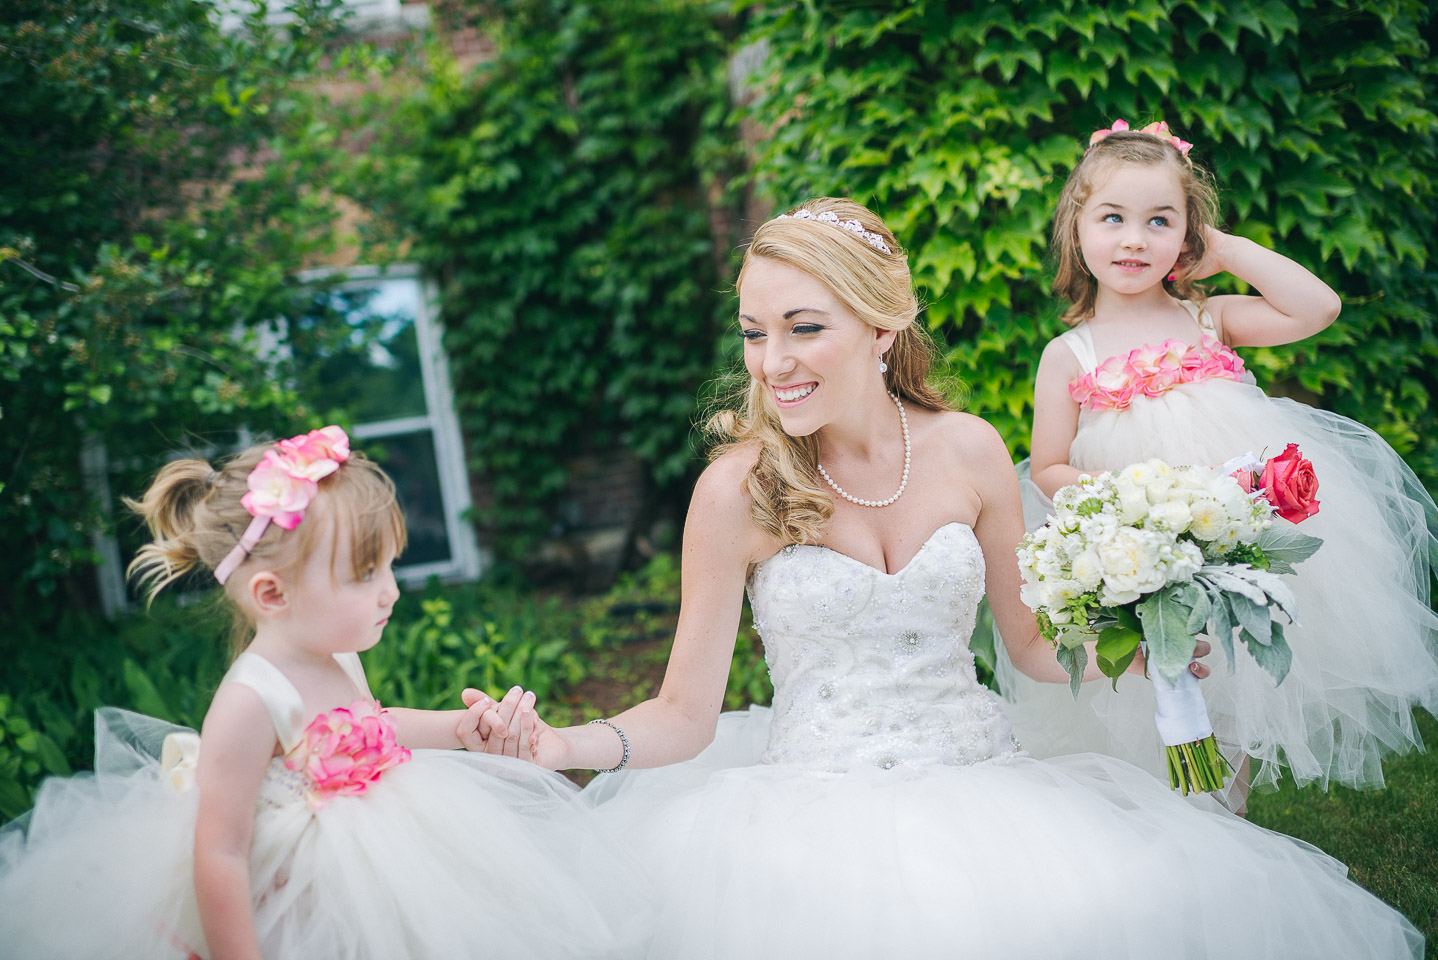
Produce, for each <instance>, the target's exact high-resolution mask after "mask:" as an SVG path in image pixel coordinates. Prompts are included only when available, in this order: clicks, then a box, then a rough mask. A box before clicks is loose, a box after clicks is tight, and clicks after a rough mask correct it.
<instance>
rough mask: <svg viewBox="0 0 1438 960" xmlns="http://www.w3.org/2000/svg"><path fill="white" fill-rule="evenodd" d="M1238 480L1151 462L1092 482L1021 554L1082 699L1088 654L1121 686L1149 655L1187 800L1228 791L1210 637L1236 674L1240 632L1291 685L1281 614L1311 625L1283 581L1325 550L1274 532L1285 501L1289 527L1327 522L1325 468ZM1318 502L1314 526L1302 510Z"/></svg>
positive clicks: (1289, 454) (1296, 535) (1289, 453)
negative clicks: (1210, 702)
mask: <svg viewBox="0 0 1438 960" xmlns="http://www.w3.org/2000/svg"><path fill="white" fill-rule="evenodd" d="M1282 458H1287V459H1286V460H1283V459H1282ZM1280 461H1281V462H1280ZM1298 461H1301V463H1299V462H1298ZM1304 464H1306V465H1307V467H1306V468H1304V467H1303V465H1304ZM1254 467H1258V468H1259V469H1261V470H1262V473H1261V474H1259V473H1258V471H1257V470H1254V469H1253V468H1254ZM1229 470H1233V465H1232V464H1225V465H1224V467H1221V468H1219V469H1217V470H1214V469H1209V468H1206V467H1172V466H1169V465H1168V464H1167V463H1165V462H1164V461H1162V460H1149V461H1147V462H1145V463H1137V464H1134V465H1132V466H1130V467H1126V468H1125V469H1123V470H1119V471H1116V472H1110V473H1104V474H1101V475H1099V476H1097V477H1088V476H1085V477H1081V478H1080V479H1079V482H1078V483H1076V484H1071V485H1069V486H1066V487H1064V488H1063V489H1061V490H1059V491H1058V493H1057V494H1056V495H1055V496H1054V512H1053V514H1052V515H1051V516H1050V517H1049V519H1048V522H1047V523H1045V524H1044V525H1043V526H1042V527H1040V528H1039V529H1037V530H1035V531H1034V532H1033V533H1030V534H1028V535H1027V536H1026V537H1024V540H1023V543H1022V544H1021V545H1020V546H1019V550H1018V555H1019V568H1020V571H1021V572H1022V574H1023V578H1024V584H1023V587H1022V593H1021V595H1022V597H1023V600H1024V603H1026V604H1027V605H1028V606H1029V607H1031V608H1032V609H1033V610H1034V612H1035V613H1036V614H1037V617H1038V622H1039V628H1040V630H1041V632H1042V633H1043V636H1044V638H1045V639H1047V640H1048V641H1049V642H1050V643H1052V644H1054V645H1055V647H1056V648H1057V650H1058V659H1059V662H1060V663H1061V664H1062V665H1063V666H1064V669H1065V670H1067V671H1068V674H1069V678H1070V685H1071V687H1072V689H1073V691H1074V695H1075V696H1077V695H1078V689H1079V683H1080V682H1081V680H1082V679H1083V673H1084V668H1085V667H1086V666H1087V665H1088V651H1087V649H1086V648H1085V646H1084V644H1085V642H1088V641H1095V640H1096V641H1097V643H1096V644H1095V646H1094V655H1095V657H1096V659H1097V661H1098V666H1099V669H1100V670H1101V671H1102V672H1103V674H1104V675H1105V676H1107V677H1109V678H1111V679H1113V681H1114V682H1115V685H1117V680H1118V677H1119V676H1120V675H1121V674H1122V673H1123V672H1124V670H1125V669H1127V667H1128V666H1129V664H1130V663H1132V662H1133V658H1134V656H1135V654H1136V652H1137V651H1138V648H1139V645H1140V644H1142V645H1143V647H1144V652H1145V657H1146V663H1147V666H1148V668H1149V669H1148V674H1149V678H1150V679H1151V680H1152V682H1153V684H1154V694H1155V697H1156V699H1157V701H1158V709H1157V712H1156V714H1155V720H1156V722H1157V724H1158V729H1159V735H1160V737H1161V738H1162V740H1163V742H1164V745H1165V747H1166V752H1167V755H1168V770H1169V782H1170V783H1171V785H1172V786H1173V787H1174V788H1175V789H1182V790H1183V792H1184V793H1185V794H1187V793H1188V791H1189V790H1190V789H1194V790H1200V791H1212V790H1217V789H1219V788H1220V787H1222V786H1223V778H1224V774H1225V772H1226V771H1227V768H1228V764H1227V762H1226V761H1225V760H1224V759H1223V757H1222V755H1221V754H1219V752H1218V748H1217V746H1216V744H1215V743H1214V740H1213V727H1212V726H1211V725H1210V723H1209V720H1208V711H1207V709H1206V708H1205V707H1204V704H1203V697H1202V694H1201V693H1200V692H1199V689H1198V680H1197V678H1195V677H1194V676H1193V674H1192V673H1191V672H1189V670H1188V664H1189V661H1190V660H1191V659H1192V657H1193V650H1194V646H1195V645H1196V644H1197V642H1198V634H1199V633H1201V632H1203V631H1204V630H1205V629H1207V630H1208V632H1209V633H1210V634H1211V635H1212V636H1213V637H1215V638H1216V639H1217V640H1218V642H1219V644H1220V645H1221V646H1222V647H1223V651H1224V653H1225V654H1226V655H1227V657H1228V662H1229V667H1230V669H1232V667H1233V664H1234V650H1233V635H1234V631H1235V630H1237V631H1238V636H1239V639H1240V640H1241V641H1242V642H1243V644H1244V645H1245V646H1246V647H1247V648H1248V652H1249V653H1250V654H1251V655H1252V656H1253V658H1254V660H1256V661H1257V662H1258V665H1259V666H1260V667H1262V668H1263V669H1264V670H1266V671H1268V673H1269V675H1270V676H1272V677H1273V680H1274V682H1275V683H1281V682H1282V681H1283V678H1284V677H1285V676H1286V675H1287V673H1288V668H1289V665H1290V663H1291V661H1292V654H1291V653H1290V651H1289V648H1288V643H1287V641H1286V640H1285V639H1284V635H1283V623H1282V622H1280V621H1279V620H1278V619H1277V618H1276V617H1275V614H1276V613H1282V614H1283V615H1284V616H1285V617H1286V618H1287V620H1288V622H1289V623H1297V610H1296V605H1295V602H1294V599H1293V594H1292V592H1291V591H1290V590H1289V589H1288V587H1287V586H1286V585H1285V584H1284V583H1283V581H1282V579H1280V578H1279V577H1278V574H1280V573H1292V572H1293V564H1294V563H1297V562H1298V561H1300V560H1303V559H1304V558H1306V557H1308V556H1310V555H1312V553H1313V552H1314V551H1315V550H1317V549H1318V547H1319V545H1320V544H1321V543H1322V542H1323V541H1321V540H1319V539H1318V538H1317V537H1310V536H1307V535H1306V534H1303V533H1300V532H1299V531H1298V530H1297V529H1296V528H1295V527H1294V526H1293V524H1292V523H1281V524H1275V523H1274V522H1273V516H1274V513H1275V511H1276V507H1275V505H1274V504H1275V503H1277V502H1280V500H1281V501H1282V502H1283V505H1284V507H1283V509H1284V513H1283V514H1282V515H1283V516H1285V517H1289V518H1292V517H1297V519H1299V520H1301V519H1303V518H1304V517H1305V516H1308V515H1310V514H1311V512H1314V511H1316V509H1317V502H1316V501H1314V500H1312V494H1313V493H1314V492H1315V491H1316V490H1317V480H1316V478H1313V476H1312V464H1310V463H1308V461H1306V460H1301V457H1299V456H1298V452H1297V447H1295V446H1293V445H1292V444H1290V445H1289V448H1288V449H1287V450H1285V451H1284V453H1283V454H1282V455H1280V457H1275V458H1273V460H1271V461H1269V464H1268V465H1260V464H1259V463H1258V461H1257V460H1255V459H1253V458H1251V457H1245V458H1242V462H1241V463H1240V464H1239V465H1238V469H1236V470H1233V472H1231V473H1230V472H1228V471H1229ZM1304 470H1306V472H1303V471H1304ZM1300 473H1302V477H1301V478H1300V477H1299V474H1300ZM1280 476H1281V477H1282V478H1283V485H1284V490H1283V491H1282V493H1280V492H1279V491H1277V489H1276V488H1277V486H1278V483H1277V478H1278V477H1280ZM1290 488H1292V489H1290ZM1304 495H1306V497H1307V500H1308V501H1310V502H1311V504H1312V508H1313V510H1312V511H1309V512H1307V513H1305V512H1304V509H1305V508H1304V507H1303V506H1301V505H1299V503H1298V501H1299V499H1301V498H1302V496H1304ZM1285 498H1286V499H1285Z"/></svg>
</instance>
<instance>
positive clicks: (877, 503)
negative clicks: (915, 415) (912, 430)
mask: <svg viewBox="0 0 1438 960" xmlns="http://www.w3.org/2000/svg"><path fill="white" fill-rule="evenodd" d="M889 399H890V400H892V401H894V405H895V406H896V407H898V408H899V428H900V429H901V430H903V431H904V476H903V477H902V479H900V480H899V489H898V490H896V491H894V495H893V496H892V497H890V498H889V499H887V500H861V499H860V498H858V497H856V496H854V495H853V494H851V493H849V491H847V490H845V489H844V488H843V487H841V486H839V485H838V484H837V483H835V482H834V478H833V477H831V476H829V471H827V470H825V469H824V465H823V464H822V463H820V464H817V466H818V467H819V475H820V476H821V477H823V478H824V482H825V483H827V484H828V485H829V486H831V487H833V488H834V492H835V493H837V494H838V495H839V496H841V497H843V498H844V499H845V500H847V501H849V502H850V503H856V504H858V505H859V506H861V507H887V506H888V505H889V504H891V503H893V502H894V501H895V500H897V499H899V498H900V497H902V496H903V495H904V488H905V487H907V486H908V485H909V452H910V446H909V418H908V417H906V416H904V404H903V403H902V402H901V401H900V400H899V396H898V394H894V393H891V394H889Z"/></svg>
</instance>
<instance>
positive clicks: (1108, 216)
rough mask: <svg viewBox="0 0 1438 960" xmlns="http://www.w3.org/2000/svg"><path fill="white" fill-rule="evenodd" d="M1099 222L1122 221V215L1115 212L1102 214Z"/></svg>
mask: <svg viewBox="0 0 1438 960" xmlns="http://www.w3.org/2000/svg"><path fill="white" fill-rule="evenodd" d="M1100 222H1101V223H1123V217H1121V216H1119V215H1118V214H1116V213H1106V214H1104V215H1103V219H1102V220H1101V221H1100Z"/></svg>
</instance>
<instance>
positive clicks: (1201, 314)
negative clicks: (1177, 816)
mask: <svg viewBox="0 0 1438 960" xmlns="http://www.w3.org/2000/svg"><path fill="white" fill-rule="evenodd" d="M1184 306H1185V307H1186V308H1187V309H1188V310H1189V312H1190V314H1192V315H1193V316H1194V319H1195V328H1194V337H1195V339H1196V340H1198V341H1199V347H1198V352H1200V353H1208V354H1209V355H1211V356H1212V357H1213V358H1215V359H1217V360H1219V361H1220V362H1218V363H1217V364H1215V365H1214V369H1216V370H1217V371H1218V372H1219V375H1217V376H1212V377H1204V378H1201V379H1198V380H1196V381H1194V382H1188V383H1177V384H1173V385H1172V386H1170V387H1168V388H1167V389H1162V390H1152V389H1151V390H1150V391H1149V392H1150V393H1153V394H1154V395H1148V393H1145V392H1144V391H1143V390H1136V391H1134V395H1133V396H1132V398H1131V401H1130V402H1129V403H1128V404H1127V406H1125V407H1122V408H1116V407H1114V406H1112V405H1111V404H1093V403H1089V404H1087V405H1084V406H1081V408H1080V411H1079V419H1078V429H1077V432H1076V433H1075V436H1074V439H1073V443H1072V446H1071V447H1070V451H1069V463H1070V464H1071V465H1072V466H1075V467H1078V468H1079V469H1082V470H1088V471H1092V472H1094V473H1097V472H1100V471H1102V470H1105V469H1117V468H1121V467H1124V466H1127V465H1129V464H1131V463H1137V462H1140V461H1143V460H1147V459H1150V458H1153V457H1159V458H1161V459H1163V460H1166V461H1168V462H1169V463H1171V464H1174V465H1179V464H1201V465H1207V466H1218V465H1220V464H1223V463H1226V462H1228V461H1229V460H1230V459H1233V458H1235V457H1240V456H1242V455H1243V454H1245V453H1253V454H1254V455H1256V456H1273V455H1275V454H1277V453H1280V452H1282V451H1283V449H1284V447H1285V446H1286V445H1287V444H1289V443H1296V444H1298V445H1299V447H1300V449H1301V452H1302V454H1303V456H1304V457H1306V458H1308V459H1309V460H1311V461H1313V466H1314V469H1315V471H1316V473H1317V476H1318V480H1319V489H1318V499H1319V502H1320V507H1319V512H1318V513H1317V514H1315V515H1314V516H1312V517H1309V518H1308V519H1307V520H1305V521H1303V523H1302V527H1301V529H1302V531H1303V532H1304V533H1307V534H1311V535H1313V536H1316V537H1320V538H1322V539H1323V541H1324V543H1323V546H1322V548H1320V549H1319V551H1318V552H1317V553H1316V554H1314V555H1313V556H1312V557H1310V558H1309V559H1307V560H1305V561H1303V563H1302V564H1300V565H1299V568H1298V573H1297V574H1296V575H1293V576H1290V577H1288V578H1287V580H1288V582H1289V586H1290V587H1291V588H1292V589H1293V592H1294V595H1295V596H1296V597H1297V599H1298V608H1299V625H1298V626H1295V627H1289V628H1286V636H1287V638H1288V640H1289V644H1290V646H1291V648H1292V650H1293V665H1292V668H1291V670H1290V671H1289V674H1288V676H1287V678H1286V679H1285V680H1284V681H1283V683H1282V684H1280V685H1277V686H1275V684H1274V683H1273V681H1272V680H1271V679H1270V678H1269V676H1268V674H1267V673H1265V672H1264V671H1263V670H1262V669H1260V668H1258V666H1257V664H1256V663H1254V662H1253V660H1252V659H1251V658H1249V657H1248V655H1247V653H1246V652H1245V651H1244V650H1243V649H1242V647H1241V645H1240V647H1239V649H1238V650H1237V651H1236V659H1237V666H1236V669H1235V670H1234V671H1233V672H1232V673H1230V672H1229V670H1228V667H1227V664H1226V662H1225V660H1224V657H1223V654H1222V653H1215V654H1214V655H1212V656H1210V657H1209V658H1208V661H1207V662H1209V663H1210V665H1211V666H1212V667H1213V674H1212V676H1210V677H1209V678H1208V679H1206V680H1204V681H1203V684H1202V690H1203V696H1204V700H1205V701H1206V703H1207V705H1208V712H1209V717H1210V719H1211V720H1212V722H1213V728H1214V733H1215V736H1216V737H1217V739H1218V741H1219V745H1220V748H1221V749H1222V750H1223V752H1224V753H1225V754H1226V755H1227V756H1228V757H1229V758H1230V759H1231V760H1233V761H1235V762H1237V761H1239V760H1241V759H1242V757H1244V756H1247V757H1250V758H1252V759H1253V760H1255V761H1262V763H1255V764H1253V767H1254V770H1253V777H1254V781H1253V782H1254V785H1255V786H1267V785H1271V784H1273V783H1275V782H1277V780H1278V779H1279V777H1280V776H1281V775H1282V773H1283V768H1287V770H1288V771H1289V772H1290V775H1291V776H1292V777H1293V779H1294V780H1295V781H1297V782H1298V783H1300V784H1307V783H1314V782H1316V783H1318V784H1320V785H1323V786H1325V787H1326V786H1327V784H1328V783H1329V782H1330V781H1337V782H1339V783H1343V784H1348V785H1350V786H1358V787H1374V786H1381V785H1382V783H1383V770H1382V767H1381V765H1380V761H1381V759H1382V758H1383V757H1384V756H1386V755H1389V754H1396V753H1404V752H1407V751H1408V750H1410V749H1412V748H1413V747H1415V746H1420V745H1421V740H1420V737H1419V732H1418V729H1417V727H1416V725H1415V724H1414V721H1413V715H1412V711H1413V708H1414V707H1415V706H1417V707H1422V708H1424V709H1426V710H1428V711H1429V712H1430V713H1431V712H1435V711H1438V616H1435V615H1434V612H1433V610H1432V608H1431V607H1430V606H1429V569H1430V564H1431V562H1432V558H1433V557H1434V556H1435V554H1434V552H1433V551H1434V547H1435V544H1438V540H1435V531H1438V510H1435V507H1434V504H1433V500H1432V498H1431V497H1430V496H1429V494H1428V492H1427V491H1426V490H1424V488H1423V486H1422V485H1421V483H1419V481H1418V478H1417V477H1416V476H1415V475H1414V474H1413V471H1412V470H1411V469H1409V468H1408V466H1407V465H1406V464H1405V463H1404V462H1403V460H1402V459H1401V458H1400V457H1399V456H1398V454H1397V453H1395V452H1394V451H1393V449H1392V448H1391V447H1390V446H1388V444H1387V443H1385V442H1384V441H1383V439H1382V438H1381V437H1379V436H1378V435H1377V434H1376V433H1374V432H1373V431H1372V430H1370V429H1368V428H1367V427H1365V426H1363V425H1362V424H1360V423H1356V422H1354V421H1352V420H1349V419H1347V418H1345V417H1342V416H1339V415H1337V414H1334V413H1330V412H1328V411H1325V410H1316V409H1314V408H1312V407H1309V406H1306V405H1304V404H1301V403H1297V402H1295V401H1293V400H1289V399H1286V398H1278V397H1269V396H1268V395H1267V394H1265V393H1264V392H1263V391H1262V390H1260V389H1259V388H1258V387H1257V386H1255V385H1254V383H1253V377H1252V375H1251V374H1248V373H1247V372H1246V371H1244V370H1243V365H1242V361H1241V360H1240V359H1239V358H1238V356H1237V354H1235V353H1233V351H1232V350H1231V349H1230V348H1228V347H1227V346H1225V345H1224V344H1222V343H1221V342H1219V341H1218V340H1217V339H1216V333H1215V331H1214V327H1213V323H1212V320H1211V319H1210V318H1209V316H1208V313H1207V312H1206V311H1201V310H1199V309H1197V308H1196V307H1195V306H1194V305H1193V304H1190V303H1187V302H1184ZM1060 339H1061V341H1062V342H1063V343H1064V344H1065V345H1066V346H1068V347H1069V349H1071V350H1072V351H1073V353H1074V355H1075V356H1076V357H1077V358H1078V360H1079V363H1080V365H1081V366H1082V368H1083V370H1084V374H1085V375H1086V376H1089V377H1092V376H1093V375H1094V374H1095V371H1096V370H1100V368H1102V371H1103V372H1104V373H1107V374H1108V375H1109V377H1110V378H1111V381H1112V382H1110V384H1109V385H1110V386H1111V387H1113V388H1114V390H1113V391H1112V392H1111V393H1110V396H1114V395H1118V396H1123V395H1124V394H1125V384H1124V382H1123V381H1124V379H1125V378H1126V377H1127V378H1132V377H1135V376H1136V374H1134V372H1133V369H1132V367H1125V363H1124V361H1125V359H1126V358H1124V357H1118V358H1110V359H1108V360H1105V361H1103V362H1102V363H1100V361H1099V360H1098V358H1097V357H1096V355H1095V351H1094V346H1093V339H1092V334H1091V332H1090V330H1089V328H1088V325H1087V324H1086V323H1080V324H1079V325H1077V326H1075V327H1074V328H1073V329H1071V330H1069V331H1067V332H1066V333H1064V334H1063V335H1062V336H1061V338H1060ZM1129 356H1130V357H1132V356H1133V354H1130V355H1129ZM1125 370H1127V372H1125ZM1235 372H1236V374H1237V379H1231V377H1232V376H1234V374H1235ZM1102 375H1103V374H1100V379H1101V378H1102ZM1085 382H1086V383H1087V384H1089V385H1090V386H1091V385H1092V384H1093V382H1094V381H1093V380H1087V381H1085V379H1084V377H1083V376H1081V377H1080V378H1079V379H1077V380H1076V381H1075V383H1074V384H1071V385H1070V392H1072V393H1075V394H1076V398H1077V396H1082V395H1083V393H1084V386H1083V384H1084V383H1085ZM1130 386H1131V384H1130ZM1264 451H1266V454H1265V453H1264ZM1025 467H1026V464H1023V465H1021V466H1020V472H1021V475H1023V474H1025V469H1024V468H1025ZM1021 486H1022V488H1023V491H1024V513H1025V522H1026V523H1027V525H1028V526H1029V527H1030V528H1031V529H1032V528H1033V527H1036V526H1038V525H1040V524H1042V523H1043V521H1044V518H1045V515H1046V512H1047V508H1048V506H1050V505H1051V501H1049V500H1048V498H1047V497H1045V496H1044V495H1043V493H1042V492H1041V491H1040V490H1039V489H1038V487H1037V486H1036V485H1034V484H1033V483H1032V482H1031V481H1029V480H1027V479H1024V480H1023V481H1022V483H1021ZM1275 522H1278V523H1286V522H1287V521H1284V520H1276V521H1275ZM1215 647H1217V644H1215ZM1000 659H1001V664H1000V671H999V683H1000V687H1001V688H1002V689H1003V690H1004V691H1005V695H1006V696H1008V697H1009V698H1010V699H1011V700H1012V701H1013V703H1012V704H1011V706H1010V707H1009V714H1010V719H1011V721H1012V722H1013V724H1014V728H1015V730H1016V731H1017V733H1018V737H1019V739H1020V740H1021V741H1022V742H1023V744H1024V746H1025V748H1026V749H1028V750H1029V751H1030V752H1032V753H1034V754H1035V755H1038V756H1057V755H1061V754H1065V753H1070V752H1073V751H1075V750H1092V751H1097V752H1100V753H1106V754H1109V755H1111V756H1115V757H1120V758H1122V759H1124V760H1128V761H1129V762H1131V763H1134V764H1137V765H1139V766H1142V767H1144V768H1146V769H1148V770H1150V771H1151V772H1153V773H1154V774H1155V775H1156V776H1161V777H1166V776H1167V773H1166V767H1165V765H1164V758H1163V751H1162V745H1161V744H1160V742H1159V739H1158V735H1157V731H1156V728H1155V727H1154V724H1153V709H1154V701H1153V691H1152V685H1151V684H1149V683H1146V682H1144V681H1143V680H1142V679H1141V678H1125V679H1124V680H1121V681H1120V682H1119V684H1118V691H1117V693H1115V692H1114V691H1113V690H1112V689H1111V688H1109V687H1107V686H1104V685H1102V684H1089V685H1088V686H1087V687H1086V688H1085V689H1084V690H1083V692H1082V693H1081V694H1080V696H1079V699H1078V701H1077V702H1075V701H1074V700H1073V698H1072V697H1071V696H1070V695H1069V694H1068V693H1067V692H1065V691H1061V690H1057V689H1054V688H1053V687H1052V686H1051V685H1048V684H1037V683H1033V682H1032V681H1029V680H1027V678H1025V677H1022V676H1018V675H1016V674H1015V673H1014V671H1013V670H1012V669H1011V668H1009V667H1007V665H1006V664H1005V663H1003V662H1002V661H1003V658H1002V657H1001V658H1000ZM1231 787H1232V783H1230V788H1231ZM1224 799H1225V801H1226V802H1229V803H1230V804H1233V805H1236V804H1237V802H1238V801H1237V798H1236V797H1233V798H1228V797H1225V798H1224Z"/></svg>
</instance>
